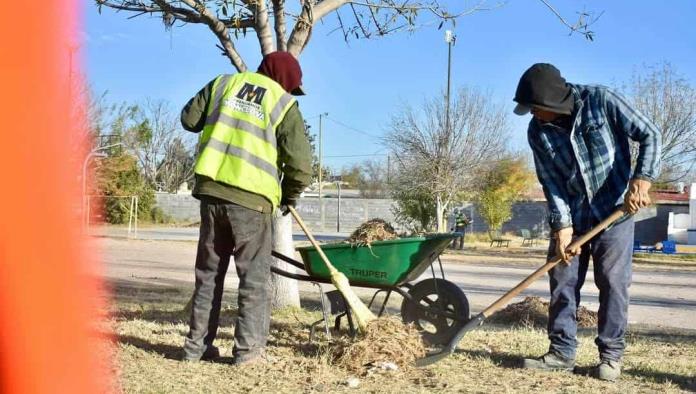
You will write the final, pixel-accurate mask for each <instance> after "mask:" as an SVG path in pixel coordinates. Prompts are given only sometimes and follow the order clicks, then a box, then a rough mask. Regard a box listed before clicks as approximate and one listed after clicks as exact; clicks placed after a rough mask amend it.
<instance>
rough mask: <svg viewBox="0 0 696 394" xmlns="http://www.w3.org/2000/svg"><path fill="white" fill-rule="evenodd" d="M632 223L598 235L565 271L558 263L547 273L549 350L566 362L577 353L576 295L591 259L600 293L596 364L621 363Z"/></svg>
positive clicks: (552, 251)
mask: <svg viewBox="0 0 696 394" xmlns="http://www.w3.org/2000/svg"><path fill="white" fill-rule="evenodd" d="M633 227H634V224H633V218H629V219H627V220H624V221H623V222H620V223H617V224H615V225H614V226H612V227H610V228H609V229H607V230H605V231H602V232H601V233H599V234H598V235H597V236H595V237H594V238H593V239H592V240H590V241H589V242H588V243H587V244H585V246H583V247H582V252H581V254H580V255H579V256H575V257H574V258H573V259H572V260H571V265H570V266H567V265H566V264H565V263H563V262H561V263H559V264H558V265H557V266H555V267H554V268H553V269H552V270H551V271H550V272H549V276H550V284H551V303H550V306H549V326H548V335H549V339H550V340H551V345H550V348H549V350H550V351H553V352H555V353H558V354H560V355H561V356H563V357H566V358H571V359H574V358H575V349H576V347H577V338H576V334H577V319H576V311H577V308H578V307H579V306H580V289H581V288H582V285H583V283H584V282H585V275H586V274H587V269H588V265H589V261H590V257H592V265H593V268H594V278H595V285H596V286H597V288H598V289H599V324H598V330H597V334H598V335H597V338H596V339H595V344H597V347H598V348H599V354H600V357H601V358H606V359H610V360H620V359H621V357H622V356H623V353H624V349H625V347H626V342H625V340H624V335H625V333H626V326H627V325H628V302H629V296H628V288H629V286H630V285H631V274H632V270H631V261H632V257H633ZM555 255H556V251H555V241H554V240H553V239H552V240H551V243H550V245H549V259H550V258H552V257H554V256H555Z"/></svg>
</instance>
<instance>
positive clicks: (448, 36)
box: [445, 30, 457, 132]
mask: <svg viewBox="0 0 696 394" xmlns="http://www.w3.org/2000/svg"><path fill="white" fill-rule="evenodd" d="M456 41H457V36H456V35H454V33H453V32H452V30H447V31H445V42H446V43H447V96H446V100H447V105H446V106H445V127H446V128H447V131H448V132H449V131H450V130H449V129H450V80H451V75H452V45H454V44H455V42H456Z"/></svg>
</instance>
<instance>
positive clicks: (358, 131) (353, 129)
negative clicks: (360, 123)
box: [326, 116, 380, 138]
mask: <svg viewBox="0 0 696 394" xmlns="http://www.w3.org/2000/svg"><path fill="white" fill-rule="evenodd" d="M326 119H328V120H330V121H332V122H334V123H336V124H337V125H339V126H342V127H345V128H346V129H348V130H352V131H355V132H356V133H359V134H362V135H365V136H368V137H371V138H380V137H378V136H376V135H374V134H371V133H368V132H367V131H363V130H359V129H356V128H355V127H353V126H348V125H347V124H345V123H343V122H341V121H338V120H336V119H334V118H332V117H328V116H327V117H326Z"/></svg>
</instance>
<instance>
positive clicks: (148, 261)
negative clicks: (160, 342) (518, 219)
mask: <svg viewBox="0 0 696 394" xmlns="http://www.w3.org/2000/svg"><path fill="white" fill-rule="evenodd" d="M95 242H97V243H98V244H99V245H100V246H101V248H102V250H103V253H104V261H105V263H106V267H105V269H106V270H105V275H106V277H107V278H110V279H116V280H129V281H137V282H145V283H153V284H168V285H171V284H176V285H186V286H192V283H193V261H194V258H195V246H194V245H192V244H191V243H190V242H171V241H159V240H128V239H123V238H97V239H96V240H95ZM443 263H444V268H445V274H446V276H447V278H448V279H449V280H451V281H453V282H455V283H456V284H457V285H458V286H460V287H461V288H462V289H463V290H464V292H465V293H466V295H467V297H468V298H469V302H470V304H471V310H472V312H473V313H476V312H478V311H480V310H482V309H483V308H485V307H486V306H488V305H489V304H490V303H492V302H493V301H494V300H495V299H497V298H498V297H500V296H501V295H502V294H504V293H505V292H506V291H508V290H509V289H510V288H512V287H513V286H515V285H516V284H517V283H519V282H520V281H521V280H522V279H523V278H524V277H526V276H527V275H529V274H530V273H531V272H532V271H533V268H532V267H530V266H511V265H509V264H496V263H484V264H481V263H461V262H456V261H451V260H447V259H445V260H444V261H443ZM235 282H236V278H235V277H234V270H231V272H230V274H229V278H228V281H227V283H228V284H229V285H230V286H233V285H234V283H235ZM301 290H307V291H311V290H312V287H311V286H309V285H308V284H303V286H302V287H301ZM695 290H696V271H695V270H684V271H679V270H674V269H672V270H661V269H658V268H642V267H638V268H636V269H635V270H634V275H633V286H632V288H631V297H632V298H631V306H630V309H629V320H630V321H631V323H640V324H647V325H651V326H663V327H676V328H692V329H693V328H696V291H695ZM360 294H361V296H367V295H368V294H367V293H366V292H361V293H360ZM526 295H538V296H542V297H548V284H547V282H546V281H545V280H540V281H537V282H536V283H534V284H533V285H532V286H531V287H530V288H529V289H527V290H526V291H525V292H524V293H523V294H522V296H526ZM597 297H598V291H597V288H596V287H595V286H594V283H593V279H592V274H591V273H588V278H587V281H586V284H585V287H584V289H583V305H584V306H586V307H588V308H590V309H595V310H596V308H597V307H598V300H597Z"/></svg>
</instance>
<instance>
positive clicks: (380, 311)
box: [367, 289, 392, 317]
mask: <svg viewBox="0 0 696 394" xmlns="http://www.w3.org/2000/svg"><path fill="white" fill-rule="evenodd" d="M383 291H386V292H387V295H385V296H384V301H382V306H381V307H380V309H379V313H378V314H377V317H382V314H383V313H384V309H385V308H386V306H387V302H389V296H390V295H391V293H392V290H391V289H379V290H377V291H375V294H373V295H372V299H371V300H370V303H369V304H367V307H368V308H371V307H372V304H373V303H374V302H375V298H377V294H379V293H381V292H383Z"/></svg>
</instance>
